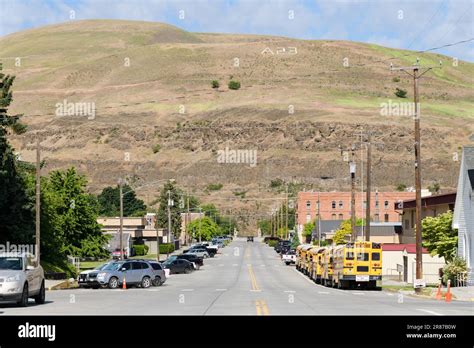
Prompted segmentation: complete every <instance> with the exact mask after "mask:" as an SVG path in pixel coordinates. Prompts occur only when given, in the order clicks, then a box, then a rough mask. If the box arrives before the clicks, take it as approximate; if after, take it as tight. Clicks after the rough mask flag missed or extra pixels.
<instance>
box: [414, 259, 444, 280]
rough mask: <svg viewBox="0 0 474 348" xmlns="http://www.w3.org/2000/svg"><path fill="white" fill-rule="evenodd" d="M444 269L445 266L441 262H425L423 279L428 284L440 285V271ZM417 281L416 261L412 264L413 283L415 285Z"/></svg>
mask: <svg viewBox="0 0 474 348" xmlns="http://www.w3.org/2000/svg"><path fill="white" fill-rule="evenodd" d="M440 268H443V264H440V263H439V262H423V279H424V280H425V282H426V284H438V283H439V279H440V276H439V269H440ZM415 279H416V261H413V262H412V263H411V281H410V279H409V280H408V281H409V282H410V283H413V282H414V281H415Z"/></svg>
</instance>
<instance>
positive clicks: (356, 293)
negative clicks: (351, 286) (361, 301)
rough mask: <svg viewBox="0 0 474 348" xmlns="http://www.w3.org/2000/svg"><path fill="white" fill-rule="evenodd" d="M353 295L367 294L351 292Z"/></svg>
mask: <svg viewBox="0 0 474 348" xmlns="http://www.w3.org/2000/svg"><path fill="white" fill-rule="evenodd" d="M351 294H353V295H365V294H364V293H363V292H351Z"/></svg>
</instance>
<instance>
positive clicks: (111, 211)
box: [97, 185, 146, 216]
mask: <svg viewBox="0 0 474 348" xmlns="http://www.w3.org/2000/svg"><path fill="white" fill-rule="evenodd" d="M122 190H123V216H143V215H145V213H146V205H145V203H144V202H143V201H142V200H141V199H138V198H137V195H136V193H135V191H134V190H133V188H132V187H130V186H129V185H123V187H122ZM97 199H98V201H99V205H100V211H99V214H100V215H101V216H119V215H120V188H119V186H118V185H117V186H116V187H110V186H108V187H106V188H104V189H103V190H102V192H101V193H100V194H99V196H98V197H97Z"/></svg>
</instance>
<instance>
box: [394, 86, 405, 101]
mask: <svg viewBox="0 0 474 348" xmlns="http://www.w3.org/2000/svg"><path fill="white" fill-rule="evenodd" d="M395 95H396V96H397V97H398V98H406V97H407V91H405V90H404V89H400V88H398V87H397V89H396V90H395Z"/></svg>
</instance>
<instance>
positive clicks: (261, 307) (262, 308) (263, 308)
mask: <svg viewBox="0 0 474 348" xmlns="http://www.w3.org/2000/svg"><path fill="white" fill-rule="evenodd" d="M255 307H256V308H257V315H262V313H263V315H268V314H269V312H268V306H267V303H266V302H265V301H264V300H258V301H255Z"/></svg>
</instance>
